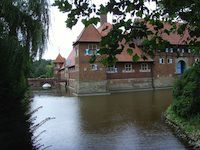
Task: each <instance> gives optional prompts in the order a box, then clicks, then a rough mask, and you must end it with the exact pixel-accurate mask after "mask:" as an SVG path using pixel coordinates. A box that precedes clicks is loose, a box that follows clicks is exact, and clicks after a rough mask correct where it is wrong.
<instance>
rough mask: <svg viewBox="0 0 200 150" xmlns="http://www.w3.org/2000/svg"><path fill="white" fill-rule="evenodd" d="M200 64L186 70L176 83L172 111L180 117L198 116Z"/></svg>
mask: <svg viewBox="0 0 200 150" xmlns="http://www.w3.org/2000/svg"><path fill="white" fill-rule="evenodd" d="M199 76H200V63H197V64H195V65H194V67H192V68H191V69H189V70H187V71H186V72H185V73H184V74H183V76H182V77H181V78H180V79H179V80H177V81H176V83H175V85H174V89H173V97H174V101H173V104H172V109H173V110H174V111H175V113H177V114H178V115H179V116H181V117H187V118H189V117H191V116H195V115H199V114H200V109H199V106H200V87H199V85H200V79H199Z"/></svg>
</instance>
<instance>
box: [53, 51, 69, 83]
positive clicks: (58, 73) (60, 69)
mask: <svg viewBox="0 0 200 150" xmlns="http://www.w3.org/2000/svg"><path fill="white" fill-rule="evenodd" d="M65 62H66V60H65V58H64V57H62V56H61V55H60V54H58V56H57V57H56V59H55V60H54V65H55V67H54V77H55V78H57V79H65V78H67V77H66V70H65Z"/></svg>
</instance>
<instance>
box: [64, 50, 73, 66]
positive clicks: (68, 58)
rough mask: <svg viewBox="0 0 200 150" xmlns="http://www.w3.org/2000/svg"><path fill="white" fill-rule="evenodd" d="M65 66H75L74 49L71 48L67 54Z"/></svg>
mask: <svg viewBox="0 0 200 150" xmlns="http://www.w3.org/2000/svg"><path fill="white" fill-rule="evenodd" d="M66 66H67V67H72V66H75V49H73V50H72V51H71V52H70V54H69V56H68V57H67V61H66Z"/></svg>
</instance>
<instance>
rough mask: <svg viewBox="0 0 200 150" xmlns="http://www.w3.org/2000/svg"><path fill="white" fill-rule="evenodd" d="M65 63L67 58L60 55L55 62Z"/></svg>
mask: <svg viewBox="0 0 200 150" xmlns="http://www.w3.org/2000/svg"><path fill="white" fill-rule="evenodd" d="M64 62H65V58H64V57H62V56H61V55H60V54H58V56H57V57H56V59H55V60H54V63H64Z"/></svg>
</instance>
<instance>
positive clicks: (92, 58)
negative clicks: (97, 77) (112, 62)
mask: <svg viewBox="0 0 200 150" xmlns="http://www.w3.org/2000/svg"><path fill="white" fill-rule="evenodd" d="M96 58H97V57H96V55H92V57H91V58H90V63H91V64H93V63H94V62H95V61H96Z"/></svg>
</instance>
